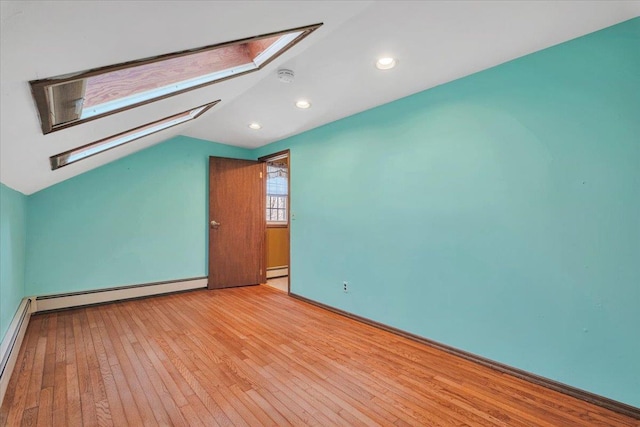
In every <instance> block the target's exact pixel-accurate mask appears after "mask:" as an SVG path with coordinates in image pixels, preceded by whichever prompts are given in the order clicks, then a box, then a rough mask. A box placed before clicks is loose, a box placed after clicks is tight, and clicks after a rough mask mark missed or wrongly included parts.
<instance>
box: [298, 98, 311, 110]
mask: <svg viewBox="0 0 640 427" xmlns="http://www.w3.org/2000/svg"><path fill="white" fill-rule="evenodd" d="M296 107H298V108H302V109H303V110H305V109H307V108H309V107H311V103H310V102H309V101H307V100H306V99H301V100H300V101H298V102H296Z"/></svg>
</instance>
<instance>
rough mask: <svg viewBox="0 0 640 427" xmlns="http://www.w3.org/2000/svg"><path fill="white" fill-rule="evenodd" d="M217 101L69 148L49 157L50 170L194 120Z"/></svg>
mask: <svg viewBox="0 0 640 427" xmlns="http://www.w3.org/2000/svg"><path fill="white" fill-rule="evenodd" d="M219 102H220V100H219V99H218V100H217V101H213V102H209V103H207V104H204V105H200V106H198V107H194V108H190V109H188V110H186V111H182V112H180V113H177V114H172V115H170V116H167V117H165V118H163V119H160V120H156V121H153V122H150V123H146V124H144V125H142V126H138V127H135V128H133V129H129V130H126V131H124V132H120V133H117V134H115V135H112V136H108V137H106V138H102V139H99V140H97V141H94V142H91V143H89V144H86V145H83V146H80V147H76V148H72V149H71V150H67V151H65V152H62V153H59V154H56V155H54V156H51V157H49V162H50V164H51V170H52V171H54V170H57V169H60V168H62V167H65V166H68V165H71V164H73V163H76V162H79V161H81V160H85V159H88V158H90V157H93V156H95V155H98V154H102V153H104V152H107V151H109V150H112V149H114V148H117V147H122V146H123V145H126V144H129V143H131V142H133V141H136V140H138V139H141V138H144V137H145V136H149V135H153V134H154V133H158V132H161V131H163V130H166V129H169V128H172V127H174V126H177V125H179V124H182V123H186V122H188V121H191V120H195V119H197V118H198V117H200V116H202V115H203V114H204V113H206V112H207V111H209V109H211V108H212V107H213V106H215V105H216V104H218V103H219ZM188 113H189V114H188ZM185 115H186V117H187V118H186V119H184V120H181V119H182V117H184V116H185ZM172 119H173V120H172ZM165 122H166V123H168V125H167V126H164V127H159V128H154V126H156V125H160V126H161V125H163V124H165ZM148 130H151V131H149V132H147V131H148ZM128 137H131V138H129V139H127V138H128ZM119 140H120V141H119ZM110 142H113V143H112V144H110ZM100 147H103V148H102V149H100ZM91 150H93V151H91ZM87 152H88V153H87ZM74 156H75V157H74Z"/></svg>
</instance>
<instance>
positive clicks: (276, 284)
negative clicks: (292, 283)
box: [267, 276, 289, 292]
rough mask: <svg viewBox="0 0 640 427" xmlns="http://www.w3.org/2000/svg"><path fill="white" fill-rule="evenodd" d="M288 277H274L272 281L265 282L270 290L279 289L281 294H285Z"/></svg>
mask: <svg viewBox="0 0 640 427" xmlns="http://www.w3.org/2000/svg"><path fill="white" fill-rule="evenodd" d="M288 280H289V277H287V276H285V277H276V278H274V279H269V280H267V286H271V287H272V288H276V289H279V290H281V291H283V292H287V286H288Z"/></svg>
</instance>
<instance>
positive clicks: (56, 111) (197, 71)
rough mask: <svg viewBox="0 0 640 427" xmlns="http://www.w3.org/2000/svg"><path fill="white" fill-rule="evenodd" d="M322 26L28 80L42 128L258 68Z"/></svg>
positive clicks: (46, 129) (71, 122)
mask: <svg viewBox="0 0 640 427" xmlns="http://www.w3.org/2000/svg"><path fill="white" fill-rule="evenodd" d="M321 25H322V24H315V25H311V26H307V27H300V28H294V29H290V30H285V31H280V32H277V33H271V34H265V35H261V36H255V37H250V38H246V39H242V40H235V41H231V42H227V43H222V44H218V45H212V46H205V47H202V48H199V49H191V50H187V51H181V52H174V53H170V54H166V55H161V56H157V57H153V58H147V59H141V60H138V61H131V62H126V63H122V64H117V65H111V66H107V67H101V68H98V69H94V70H89V71H84V72H79V73H73V74H68V75H64V76H56V77H50V78H47V79H42V80H34V81H31V82H30V83H31V90H32V92H33V97H34V100H35V102H36V106H37V108H38V113H39V114H40V122H41V125H42V132H43V133H44V134H47V133H50V132H53V131H56V130H59V129H64V128H67V127H69V126H74V125H76V124H79V123H83V122H85V121H89V120H93V119H96V118H99V117H103V116H106V115H109V114H113V113H116V112H118V111H123V110H126V109H128V108H133V107H136V106H139V105H143V104H147V103H149V102H153V101H156V100H159V99H163V98H166V97H169V96H173V95H176V94H179V93H182V92H186V91H189V90H192V89H196V88H199V87H203V86H206V85H210V84H213V83H215V82H218V81H221V80H226V79H230V78H233V77H237V76H240V75H243V74H246V73H249V72H252V71H256V70H259V69H261V68H262V67H264V66H265V65H266V64H268V63H269V62H271V61H272V60H274V59H275V58H277V57H278V56H279V55H281V54H282V53H283V52H285V51H286V50H287V49H289V48H291V47H292V46H294V45H295V44H296V43H298V42H299V41H300V40H302V39H304V38H305V37H306V36H308V35H309V34H311V32H313V31H314V30H315V29H317V28H318V27H320V26H321Z"/></svg>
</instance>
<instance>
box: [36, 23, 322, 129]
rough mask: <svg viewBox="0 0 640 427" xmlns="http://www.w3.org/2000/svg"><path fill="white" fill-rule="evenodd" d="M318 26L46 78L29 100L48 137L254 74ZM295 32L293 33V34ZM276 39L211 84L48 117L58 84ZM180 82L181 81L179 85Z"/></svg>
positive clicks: (40, 82)
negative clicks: (60, 119)
mask: <svg viewBox="0 0 640 427" xmlns="http://www.w3.org/2000/svg"><path fill="white" fill-rule="evenodd" d="M320 26H322V23H318V24H313V25H307V26H303V27H297V28H291V29H287V30H283V31H277V32H272V33H267V34H261V35H258V36H252V37H247V38H244V39H239V40H233V41H229V42H224V43H218V44H214V45H208V46H204V47H200V48H196V49H188V50H183V51H179V52H173V53H168V54H164V55H159V56H154V57H150V58H144V59H140V60H135V61H128V62H123V63H119V64H115V65H109V66H105V67H99V68H94V69H91V70H87V71H83V72H78V73H71V74H66V75H60V76H55V77H50V78H46V79H40V80H32V81H30V82H29V84H30V86H31V92H32V95H33V99H34V101H35V104H36V108H37V111H38V114H39V117H40V124H41V128H42V133H43V134H45V135H46V134H48V133H51V132H55V131H58V130H62V129H66V128H68V127H71V126H76V125H79V124H82V123H86V122H89V121H91V120H96V119H99V118H102V117H106V116H108V115H111V114H116V113H118V112H121V111H126V110H129V109H131V108H135V107H139V106H141V105H145V104H149V103H151V102H156V101H160V100H162V99H165V98H168V97H171V96H175V95H178V94H181V93H185V92H188V91H191V90H195V89H199V88H202V87H205V86H209V85H212V84H215V83H218V82H221V81H225V80H229V79H232V78H235V77H239V76H242V75H245V74H248V73H251V72H254V71H258V70H260V69H262V68H264V67H265V66H266V65H267V64H269V63H270V62H271V61H273V60H275V59H276V58H278V57H279V56H281V55H282V54H284V53H285V52H286V51H287V50H289V49H291V48H292V47H293V46H295V45H296V44H298V43H299V42H300V41H301V40H303V39H304V38H306V37H307V36H308V35H310V34H311V33H312V32H313V31H315V30H316V29H318V28H319V27H320ZM296 33H297V34H296ZM291 34H296V35H295V37H291V36H289V37H286V36H287V35H291ZM277 36H285V37H283V39H285V41H286V42H285V43H282V39H281V40H277V41H276V42H274V43H273V44H272V45H270V46H269V47H267V49H265V51H263V52H262V53H260V54H259V55H257V56H256V57H255V58H253V64H254V65H255V67H251V66H250V63H248V65H249V66H245V67H244V68H242V66H236V68H238V69H237V70H234V71H233V72H232V73H231V74H230V75H222V76H220V77H219V78H215V79H214V80H212V81H202V82H196V84H194V85H191V86H189V87H183V88H180V89H178V90H175V91H171V92H168V93H164V94H161V95H159V96H154V97H152V98H150V99H144V97H141V99H140V100H138V101H136V102H134V103H132V104H130V105H126V106H121V107H117V108H115V109H113V110H110V111H98V112H97V113H96V114H94V115H92V116H89V117H84V118H79V119H76V120H72V121H67V122H64V123H59V124H54V123H53V122H52V118H51V116H50V115H51V111H52V110H51V108H50V103H51V102H52V99H51V97H50V91H51V90H52V89H51V88H52V87H53V86H58V85H62V84H65V83H70V82H74V81H80V80H83V79H88V78H90V77H95V76H99V75H102V74H107V73H111V72H114V71H119V70H124V69H129V68H134V67H139V66H142V65H147V64H153V63H156V62H161V61H167V60H171V59H174V58H180V57H183V56H190V55H195V54H199V53H203V52H207V51H213V50H217V49H221V48H225V47H229V46H234V45H238V44H243V43H251V42H256V41H259V40H262V39H268V38H272V37H277ZM282 44H284V46H277V47H280V49H279V50H278V51H277V52H276V53H275V54H273V55H269V56H267V55H265V52H267V51H270V50H272V48H273V47H274V45H282ZM212 74H216V73H212ZM190 80H197V78H196V79H190ZM180 83H182V82H180Z"/></svg>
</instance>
